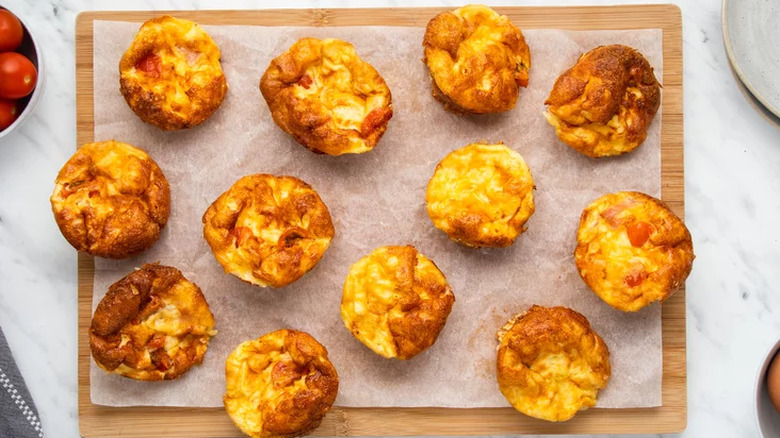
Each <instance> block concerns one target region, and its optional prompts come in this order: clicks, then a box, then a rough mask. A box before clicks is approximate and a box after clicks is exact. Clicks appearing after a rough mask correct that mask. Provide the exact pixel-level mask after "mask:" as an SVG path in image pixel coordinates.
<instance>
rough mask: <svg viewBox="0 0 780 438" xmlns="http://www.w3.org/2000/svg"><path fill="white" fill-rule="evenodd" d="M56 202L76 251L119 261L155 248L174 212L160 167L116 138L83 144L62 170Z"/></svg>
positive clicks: (59, 217)
mask: <svg viewBox="0 0 780 438" xmlns="http://www.w3.org/2000/svg"><path fill="white" fill-rule="evenodd" d="M50 201H51V209H52V212H53V213H54V219H55V220H56V221H57V225H58V226H59V227H60V231H61V232H62V235H63V236H65V239H67V241H68V242H69V243H70V244H71V245H73V247H74V248H76V249H77V250H79V251H84V252H86V253H89V254H92V255H95V256H99V257H107V258H113V259H121V258H125V257H129V256H130V255H133V254H135V253H138V252H140V251H143V250H144V249H147V248H149V247H151V246H152V245H153V244H154V242H156V241H157V239H158V238H159V237H160V231H161V230H162V228H163V227H165V224H166V223H167V222H168V215H169V214H170V210H171V192H170V187H169V186H168V181H167V180H166V179H165V175H163V173H162V170H160V167H159V166H158V165H157V163H156V162H155V161H154V160H153V159H152V158H151V157H150V156H149V155H148V154H147V153H146V152H144V151H143V150H141V149H138V148H137V147H134V146H131V145H129V144H127V143H120V142H118V141H114V140H110V141H101V142H97V143H88V144H85V145H83V146H81V147H80V148H79V149H78V150H77V151H76V153H75V154H73V156H72V157H70V159H69V160H68V161H67V162H66V163H65V165H64V166H63V167H62V169H60V172H59V174H58V175H57V179H56V180H55V182H54V192H53V193H52V195H51V198H50Z"/></svg>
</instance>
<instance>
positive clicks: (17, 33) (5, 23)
mask: <svg viewBox="0 0 780 438" xmlns="http://www.w3.org/2000/svg"><path fill="white" fill-rule="evenodd" d="M22 37H24V30H22V23H21V22H19V19H18V18H16V17H15V16H14V14H12V13H10V12H8V11H6V10H5V9H0V52H13V51H14V50H16V49H18V48H19V46H20V45H21V44H22Z"/></svg>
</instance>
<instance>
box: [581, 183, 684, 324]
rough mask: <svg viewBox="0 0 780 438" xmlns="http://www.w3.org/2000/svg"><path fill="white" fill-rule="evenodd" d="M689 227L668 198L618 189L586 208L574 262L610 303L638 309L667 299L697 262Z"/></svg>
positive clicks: (594, 288) (619, 306)
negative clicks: (664, 200)
mask: <svg viewBox="0 0 780 438" xmlns="http://www.w3.org/2000/svg"><path fill="white" fill-rule="evenodd" d="M693 259H694V255H693V241H692V240H691V233H690V232H688V228H686V227H685V224H684V223H683V222H682V221H681V220H680V218H678V217H677V216H676V215H675V214H674V213H673V212H672V211H671V210H670V209H669V208H668V207H667V206H666V204H664V203H663V202H661V201H660V200H658V199H655V198H653V197H652V196H648V195H646V194H644V193H639V192H617V193H611V194H608V195H604V196H602V197H600V198H598V199H596V200H595V201H593V202H592V203H591V204H590V205H588V207H587V208H585V210H584V211H583V212H582V217H581V218H580V227H579V230H578V231H577V248H576V249H575V250H574V261H575V262H576V264H577V270H578V271H579V273H580V276H581V277H582V279H583V280H584V281H585V284H587V285H588V287H590V289H591V290H592V291H593V292H595V293H596V295H598V296H599V297H601V299H602V300H604V302H606V303H607V304H609V305H610V306H612V307H614V308H616V309H618V310H622V311H624V312H635V311H637V310H639V309H641V308H643V307H645V306H647V305H649V304H651V303H653V302H655V301H664V300H666V299H667V298H669V296H671V295H672V294H673V293H674V292H675V291H676V290H677V289H679V287H680V286H681V285H682V284H683V282H684V281H685V279H686V278H687V277H688V274H690V272H691V268H692V267H693Z"/></svg>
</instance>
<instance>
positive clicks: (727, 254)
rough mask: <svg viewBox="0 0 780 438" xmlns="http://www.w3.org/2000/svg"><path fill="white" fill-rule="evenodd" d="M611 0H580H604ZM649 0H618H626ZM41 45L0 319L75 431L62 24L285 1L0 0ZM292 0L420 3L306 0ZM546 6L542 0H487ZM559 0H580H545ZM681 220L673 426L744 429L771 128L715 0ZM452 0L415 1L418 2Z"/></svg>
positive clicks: (690, 91)
mask: <svg viewBox="0 0 780 438" xmlns="http://www.w3.org/2000/svg"><path fill="white" fill-rule="evenodd" d="M614 2H615V0H607V1H603V0H591V1H590V2H589V3H590V4H610V3H614ZM648 2H650V3H655V2H652V1H647V0H645V1H625V3H648ZM2 3H3V6H5V7H7V8H9V9H11V10H12V11H14V12H15V13H16V14H18V15H19V16H21V17H22V18H23V19H24V20H25V21H26V22H27V23H28V24H29V25H30V26H31V27H32V29H33V32H35V34H36V37H37V38H38V40H39V41H40V42H41V43H42V45H43V52H44V57H45V62H46V65H47V69H48V78H47V81H48V84H46V91H45V94H44V96H43V98H42V100H41V102H40V106H39V107H38V109H37V112H36V113H35V114H34V116H33V118H32V119H30V120H29V121H28V123H27V124H26V125H25V126H24V127H23V128H22V129H20V130H18V131H17V132H15V133H13V134H12V135H9V136H8V137H6V138H5V139H3V140H2V141H0V200H2V202H0V326H2V329H3V331H4V332H5V334H6V336H7V338H8V342H9V344H10V346H11V348H12V350H13V353H14V356H15V357H16V360H17V362H18V364H19V368H20V369H21V371H22V374H23V375H24V377H25V379H26V380H27V383H28V385H29V388H30V392H31V393H32V396H33V398H34V399H35V402H36V404H37V405H38V409H39V412H40V417H41V420H42V423H43V427H44V431H45V432H46V436H49V437H77V436H79V434H78V414H77V397H76V344H77V341H76V331H77V330H76V324H77V323H76V320H77V319H76V252H75V251H74V250H73V249H72V248H71V247H70V246H69V245H68V244H67V242H66V241H65V240H64V239H63V238H62V236H61V235H60V232H59V230H58V229H57V226H56V224H55V223H54V220H53V218H52V215H51V212H50V206H49V201H48V197H49V195H50V192H51V189H52V182H53V180H54V176H55V175H56V173H57V171H58V170H59V168H60V167H61V166H62V164H63V163H64V162H65V161H66V160H67V158H68V157H69V156H70V155H71V154H72V153H73V151H74V150H75V148H76V133H75V128H76V119H75V77H74V26H75V19H76V15H77V14H78V13H79V12H81V11H85V10H101V9H107V10H108V9H113V10H127V9H155V8H156V9H196V8H204V9H205V8H212V9H216V8H219V9H243V8H257V7H258V6H259V5H262V7H268V8H284V7H290V6H291V4H292V2H289V1H284V0H265V1H263V2H257V1H256V0H222V1H219V0H165V1H157V0H155V1H152V0H145V1H129V0H125V1H115V0H36V1H30V0H5V1H3V2H2ZM296 3H297V4H296V6H297V7H358V6H412V5H421V4H419V3H416V2H414V1H411V0H370V1H369V0H364V1H348V0H344V1H338V0H322V1H319V0H309V1H300V2H296ZM490 3H491V4H493V5H521V4H522V5H544V4H549V2H547V1H545V0H532V1H519V0H518V1H514V2H511V1H510V2H508V1H491V2H490ZM555 3H556V4H558V5H572V4H582V3H583V2H581V1H571V0H557V1H556V2H555ZM677 3H678V4H679V6H680V7H681V9H682V14H683V30H684V32H683V33H684V37H683V39H684V43H683V50H684V84H685V85H684V86H685V191H686V195H687V196H686V222H687V224H688V227H689V228H690V230H691V233H692V234H693V238H694V243H695V248H696V255H697V259H696V263H695V269H694V270H693V273H692V274H691V276H690V278H689V279H688V283H687V288H688V289H687V290H688V296H687V303H688V308H687V316H688V319H687V320H688V403H689V405H688V429H687V430H686V432H685V433H683V436H685V437H720V436H724V437H725V436H727V437H755V436H757V435H758V431H757V427H756V423H755V420H754V413H753V387H754V383H755V382H754V381H755V378H756V372H757V369H758V367H759V365H760V364H761V362H762V360H763V357H764V355H765V354H766V350H767V349H768V348H769V347H770V346H771V345H772V344H773V343H774V342H775V341H776V340H777V338H778V337H779V336H780V293H777V294H776V293H775V292H774V291H773V290H772V289H771V288H772V287H773V286H772V285H776V284H780V269H777V267H778V266H780V244H778V242H780V226H777V223H778V220H779V219H780V196H777V193H780V129H777V127H775V126H773V125H771V124H770V123H769V122H768V121H767V120H765V119H764V118H762V116H761V115H759V114H758V113H757V112H756V111H755V110H754V109H753V108H752V107H751V106H750V105H749V104H748V102H747V101H746V100H745V99H744V98H743V96H742V94H741V93H740V91H739V89H738V88H737V85H736V83H735V79H734V77H733V76H732V73H731V71H730V69H729V64H728V60H727V58H726V54H725V51H724V49H723V38H722V34H721V20H720V2H719V1H717V0H683V1H679V2H677ZM457 4H460V2H452V1H449V0H439V1H436V0H427V2H426V5H431V6H433V5H445V6H454V5H457Z"/></svg>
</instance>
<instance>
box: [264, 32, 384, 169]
mask: <svg viewBox="0 0 780 438" xmlns="http://www.w3.org/2000/svg"><path fill="white" fill-rule="evenodd" d="M260 92H261V93H262V94H263V97H264V98H265V101H266V103H267V104H268V109H270V110H271V116H273V119H274V122H275V123H276V125H277V126H279V127H280V128H282V130H283V131H284V132H286V133H288V134H290V135H291V136H293V138H295V141H297V142H298V143H300V144H301V145H302V146H305V147H306V148H308V149H309V150H311V151H313V152H316V153H320V154H328V155H342V154H360V153H363V152H368V151H370V150H371V149H373V148H374V146H376V144H377V142H378V141H379V139H380V138H382V135H383V134H384V133H385V130H387V122H388V121H389V120H390V118H391V117H392V116H393V100H392V96H391V95H390V89H389V88H387V84H386V83H385V80H384V79H383V78H382V76H380V75H379V73H377V71H376V70H375V69H374V67H372V66H371V64H369V63H367V62H366V61H364V60H362V59H360V57H359V56H358V54H357V52H356V51H355V48H354V47H353V46H352V44H350V43H348V42H345V41H341V40H337V39H333V38H327V39H323V40H319V39H316V38H303V39H300V40H298V41H297V42H295V44H293V45H292V46H291V47H290V48H289V49H288V50H287V51H286V52H284V53H282V54H281V55H279V56H278V57H277V58H276V59H274V60H273V61H271V64H270V65H269V66H268V69H267V70H266V71H265V74H263V77H262V79H261V80H260Z"/></svg>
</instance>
